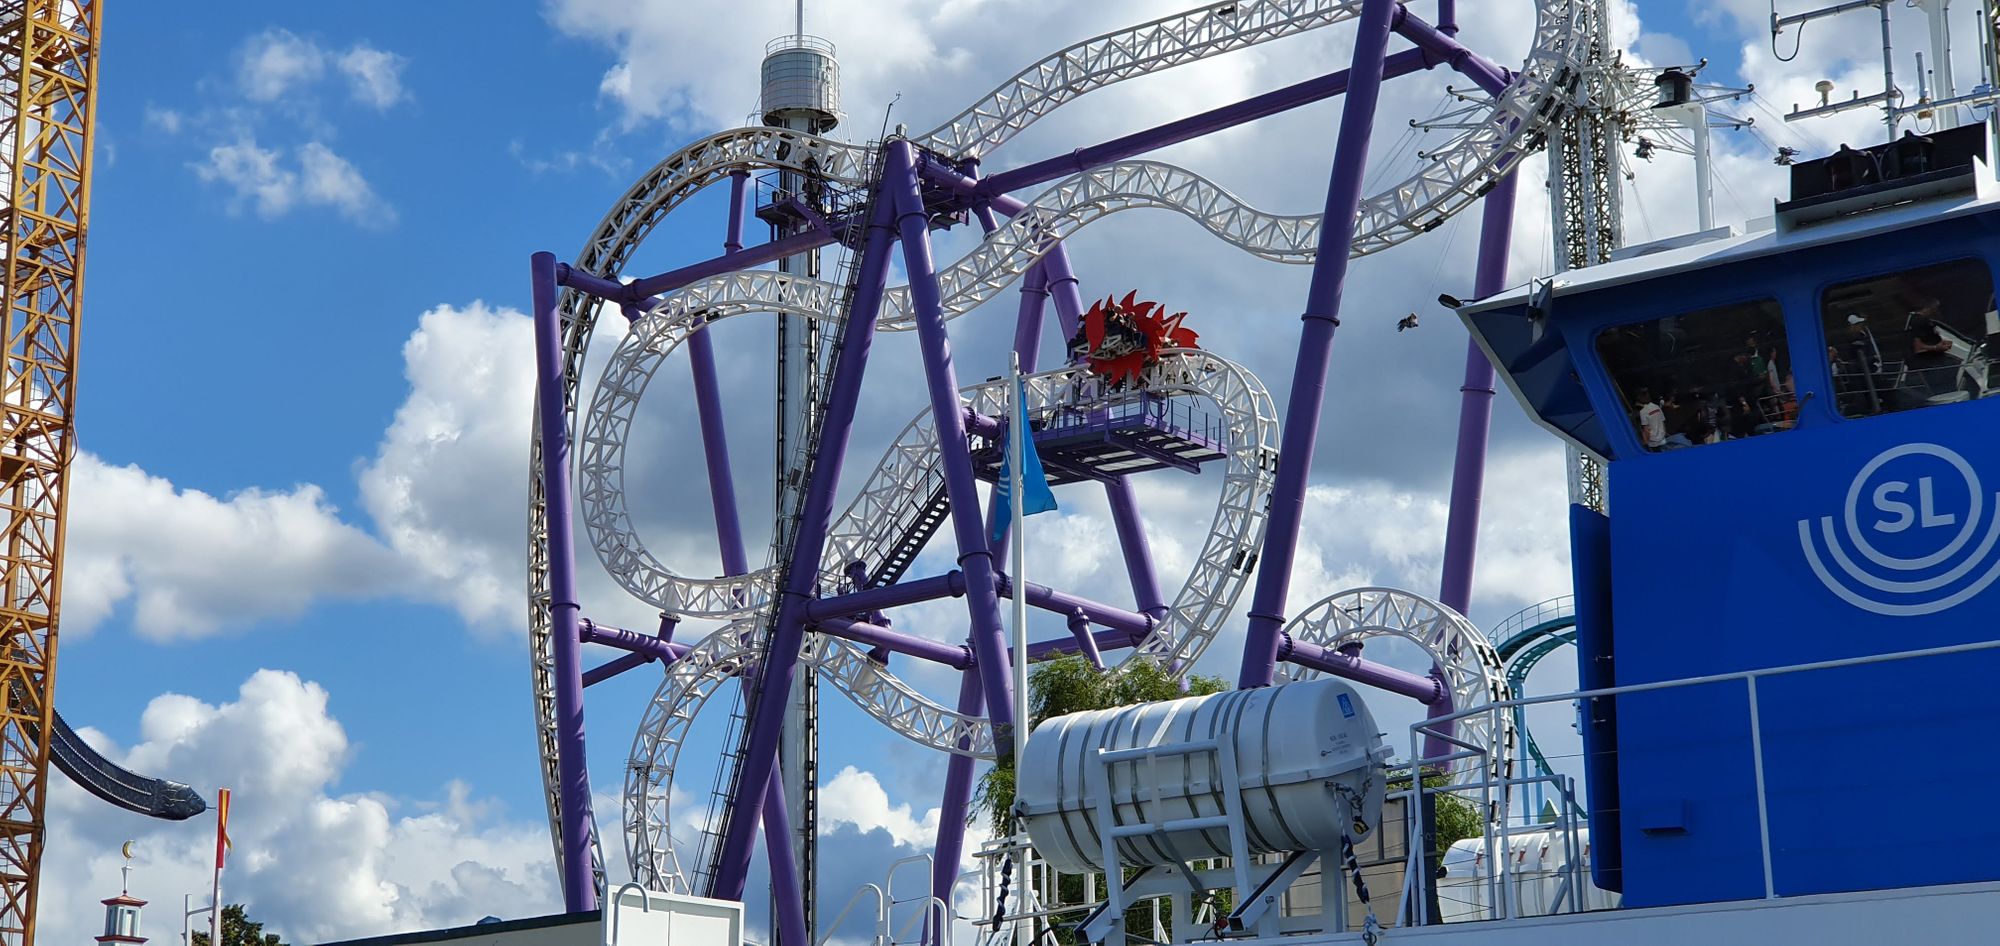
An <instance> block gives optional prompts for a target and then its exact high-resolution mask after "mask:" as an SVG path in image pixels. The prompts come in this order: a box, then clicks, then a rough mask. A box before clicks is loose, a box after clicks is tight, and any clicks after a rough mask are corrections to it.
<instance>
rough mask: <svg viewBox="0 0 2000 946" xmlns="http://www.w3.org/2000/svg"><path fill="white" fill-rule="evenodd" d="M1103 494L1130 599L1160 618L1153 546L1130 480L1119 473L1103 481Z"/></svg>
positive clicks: (1163, 612)
mask: <svg viewBox="0 0 2000 946" xmlns="http://www.w3.org/2000/svg"><path fill="white" fill-rule="evenodd" d="M1104 497H1105V498H1106V499H1109V500H1110V501H1111V525H1112V528H1113V529H1115V530H1116V531H1117V533H1118V549H1119V551H1121V552H1123V553H1124V557H1125V575H1126V577H1127V578H1128V579H1129V580H1130V581H1131V582H1132V602H1133V604H1134V606H1136V607H1137V608H1138V609H1139V610H1141V611H1144V612H1145V613H1147V614H1149V615H1151V616H1152V618H1153V619H1154V620H1156V621H1157V620H1160V619H1163V618H1165V617H1166V616H1167V602H1166V599H1165V598H1162V597H1160V580H1159V578H1158V577H1157V576H1155V575H1154V574H1153V548H1152V545H1151V544H1150V543H1148V542H1147V541H1146V522H1145V520H1143V519H1140V518H1139V503H1138V500H1136V499H1135V498H1133V496H1132V481H1131V480H1129V479H1127V478H1125V477H1123V476H1118V477H1113V478H1111V479H1108V480H1105V481H1104Z"/></svg>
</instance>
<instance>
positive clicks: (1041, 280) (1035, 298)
mask: <svg viewBox="0 0 2000 946" xmlns="http://www.w3.org/2000/svg"><path fill="white" fill-rule="evenodd" d="M1057 252H1061V250H1060V249H1058V250H1057ZM1069 281H1070V284H1071V285H1072V286H1074V285H1075V284H1076V277H1075V276H1071V277H1069ZM1048 301H1049V274H1048V270H1047V269H1045V268H1043V264H1041V263H1036V264H1035V265H1033V266H1030V267H1028V274H1027V275H1026V276H1025V277H1023V278H1022V279H1021V309H1020V312H1019V314H1017V315H1016V316H1015V317H1014V353H1015V354H1017V355H1020V356H1021V373H1022V374H1034V373H1035V369H1036V368H1037V367H1038V366H1040V364H1041V361H1042V312H1043V310H1044V309H1045V308H1046V304H1047V303H1048Z"/></svg>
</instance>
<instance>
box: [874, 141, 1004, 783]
mask: <svg viewBox="0 0 2000 946" xmlns="http://www.w3.org/2000/svg"><path fill="white" fill-rule="evenodd" d="M912 150H913V149H912V147H911V145H910V143H909V142H907V141H896V142H891V143H890V145H889V154H890V156H891V168H892V170H891V171H890V172H889V173H886V174H885V176H884V178H883V185H884V187H885V189H892V190H893V192H894V196H895V200H896V220H897V225H898V227H899V228H900V229H901V230H902V238H903V269H904V270H905V271H906V272H907V273H908V274H909V277H910V303H911V309H912V310H913V312H914V314H915V315H916V321H917V346H918V348H919V349H920V350H921V351H922V352H923V359H924V378H925V381H926V384H927V386H928V387H929V389H930V398H931V418H932V423H933V424H934V425H935V427H936V431H937V441H938V453H939V454H940V457H939V462H940V463H941V464H942V465H943V467H944V471H943V472H944V488H945V495H946V496H947V497H949V498H950V501H951V526H952V533H953V536H954V538H955V539H956V540H957V544H958V567H959V568H960V569H961V570H962V571H963V572H964V573H965V586H966V589H965V605H966V611H967V613H968V616H969V617H970V618H971V621H972V651H973V653H974V654H975V655H976V658H977V664H978V667H979V674H980V681H979V684H980V688H981V690H982V691H984V692H985V694H986V697H987V699H986V711H987V717H988V718H989V719H991V720H992V721H993V738H994V745H995V747H996V748H997V749H998V751H999V752H1000V753H1001V754H1002V756H1003V757H1005V756H1006V755H1008V754H1010V753H1011V752H1012V749H1011V746H1012V744H1013V729H1014V706H1013V692H1014V691H1013V681H1012V680H1010V679H1008V673H1007V665H1008V660H1007V637H1006V631H1005V629H1004V628H1003V627H1002V626H1001V623H1000V600H999V598H998V596H996V595H995V593H994V568H993V549H992V547H991V546H990V545H989V544H988V542H987V537H986V521H985V517H983V516H981V515H980V512H979V491H978V489H977V487H976V485H975V484H976V482H977V481H976V480H975V479H974V478H973V475H972V456H971V454H970V453H969V452H968V449H967V444H966V439H965V410H964V408H963V406H962V405H961V404H960V403H959V400H958V378H957V375H956V374H955V373H954V372H953V370H952V365H951V341H950V338H949V337H948V336H947V334H946V332H945V327H944V315H943V311H942V309H941V308H940V305H939V298H938V297H939V292H938V283H937V272H936V269H935V268H934V266H933V264H932V262H931V243H930V215H929V214H928V213H926V212H925V209H924V197H923V190H922V187H921V186H920V184H919V183H918V181H917V174H916V168H915V166H914V164H913V162H912V160H911V154H912Z"/></svg>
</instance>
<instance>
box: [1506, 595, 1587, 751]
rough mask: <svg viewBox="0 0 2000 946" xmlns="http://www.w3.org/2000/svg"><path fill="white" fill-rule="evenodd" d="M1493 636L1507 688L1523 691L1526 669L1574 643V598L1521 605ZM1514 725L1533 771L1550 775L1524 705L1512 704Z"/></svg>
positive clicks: (1564, 596) (1526, 674)
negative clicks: (1505, 672) (1503, 664)
mask: <svg viewBox="0 0 2000 946" xmlns="http://www.w3.org/2000/svg"><path fill="white" fill-rule="evenodd" d="M1493 636H1494V637H1497V638H1499V640H1500V643H1499V644H1497V645H1495V647H1494V650H1495V651H1497V652H1498V653H1499V656H1500V659H1501V660H1502V661H1504V662H1505V663H1506V666H1507V685H1508V687H1509V688H1510V689H1512V691H1513V692H1515V693H1522V692H1525V690H1526V687H1527V683H1528V672H1529V671H1531V670H1533V669H1535V665H1536V664H1538V663H1541V662H1542V658H1544V657H1547V656H1548V655H1549V654H1551V653H1554V652H1555V651H1556V650H1558V649H1560V648H1561V647H1562V646H1563V645H1565V644H1574V643H1576V599H1575V598H1574V597H1573V596H1571V595H1559V596H1557V597H1554V598H1550V599H1548V600H1547V601H1543V602H1540V603H1538V604H1532V605H1529V606H1528V607H1526V608H1522V609H1521V610H1520V611H1517V612H1515V613H1514V614H1513V615H1511V616H1509V617H1508V618H1507V619H1506V620H1504V621H1501V622H1500V623H1499V624H1496V625H1494V627H1493ZM1514 728H1516V729H1518V730H1520V732H1521V737H1522V739H1523V741H1524V744H1525V746H1526V748H1527V750H1528V758H1529V759H1531V760H1533V762H1534V764H1535V766H1536V767H1537V768H1538V770H1539V771H1538V772H1537V773H1536V774H1543V775H1546V774H1552V773H1553V772H1554V770H1553V769H1551V768H1550V767H1549V760H1548V758H1547V757H1545V756H1543V755H1542V747H1541V746H1540V745H1538V744H1537V743H1536V742H1535V732H1534V730H1533V729H1530V728H1528V716H1527V712H1526V708H1525V707H1520V706H1517V707H1514Z"/></svg>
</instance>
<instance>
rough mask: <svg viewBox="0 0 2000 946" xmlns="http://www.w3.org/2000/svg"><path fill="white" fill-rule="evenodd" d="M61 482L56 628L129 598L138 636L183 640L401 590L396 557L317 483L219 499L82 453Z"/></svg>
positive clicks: (73, 628)
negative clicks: (63, 573)
mask: <svg viewBox="0 0 2000 946" xmlns="http://www.w3.org/2000/svg"><path fill="white" fill-rule="evenodd" d="M70 489H71V496H72V501H71V503H70V507H69V508H70V522H69V552H68V556H69V562H68V567H69V574H68V580H67V581H65V582H64V585H65V587H66V590H67V591H68V595H67V600H66V603H65V608H64V614H63V616H64V622H63V630H64V632H65V633H69V634H81V633H87V632H88V631H89V630H90V629H91V628H93V627H94V626H95V625H97V624H98V623H100V622H102V621H103V619H104V618H105V617H107V616H108V615H109V614H111V613H112V612H113V611H114V610H115V609H116V608H118V607H120V606H121V605H123V604H124V603H126V602H127V601H129V602H130V603H131V606H132V624H133V627H134V629H135V630H137V631H138V633H139V634H140V635H142V636H144V637H147V638H149V639H153V640H162V641H165V640H185V639H193V638H200V637H206V636H209V635H212V634H215V633H217V632H220V631H224V630H227V629H230V628H240V627H243V626H245V625H249V624H254V623H256V622H259V621H269V620H286V619H290V618H295V617H297V616H299V615H300V614H303V613H305V611H306V610H307V609H308V608H309V607H311V606H312V605H313V604H315V603H317V602H319V601H322V600H326V599H329V598H363V597H372V596H377V595H380V594H383V593H384V591H385V590H386V589H400V588H404V587H406V584H405V581H404V579H403V577H402V576H403V572H402V570H401V569H400V568H399V567H398V564H397V562H396V559H395V556H394V555H393V554H392V553H391V552H390V551H389V550H388V549H387V548H385V547H383V546H382V545H381V544H380V543H378V542H376V541H375V540H374V539H373V538H371V537H369V536H368V535H367V533H365V532H363V531H361V530H360V529H357V528H355V527H354V526H351V525H348V524H346V523H344V522H342V521H341V520H340V516H339V513H338V511H337V510H335V509H334V508H333V506H332V505H331V504H329V503H328V502H327V501H326V495H325V493H324V491H322V490H321V489H320V488H319V487H318V486H313V485H310V484H307V485H300V486H294V487H292V488H290V489H288V490H283V491H267V490H261V489H247V490H243V491H241V492H238V493H234V494H231V495H229V496H225V497H219V498H218V497H216V496H211V495H209V494H207V493H203V492H200V491H198V490H187V489H176V488H175V487H174V485H173V484H172V483H170V482H168V481H166V480H164V479H161V478H159V477H156V476H151V475H149V474H147V473H146V472H145V471H144V470H141V469H139V468H138V467H136V466H114V465H110V464H107V463H105V462H104V461H102V460H100V459H98V458H97V457H95V456H93V455H91V454H88V453H85V454H81V455H79V456H78V458H77V462H76V465H75V468H74V472H73V474H72V476H71V483H70Z"/></svg>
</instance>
